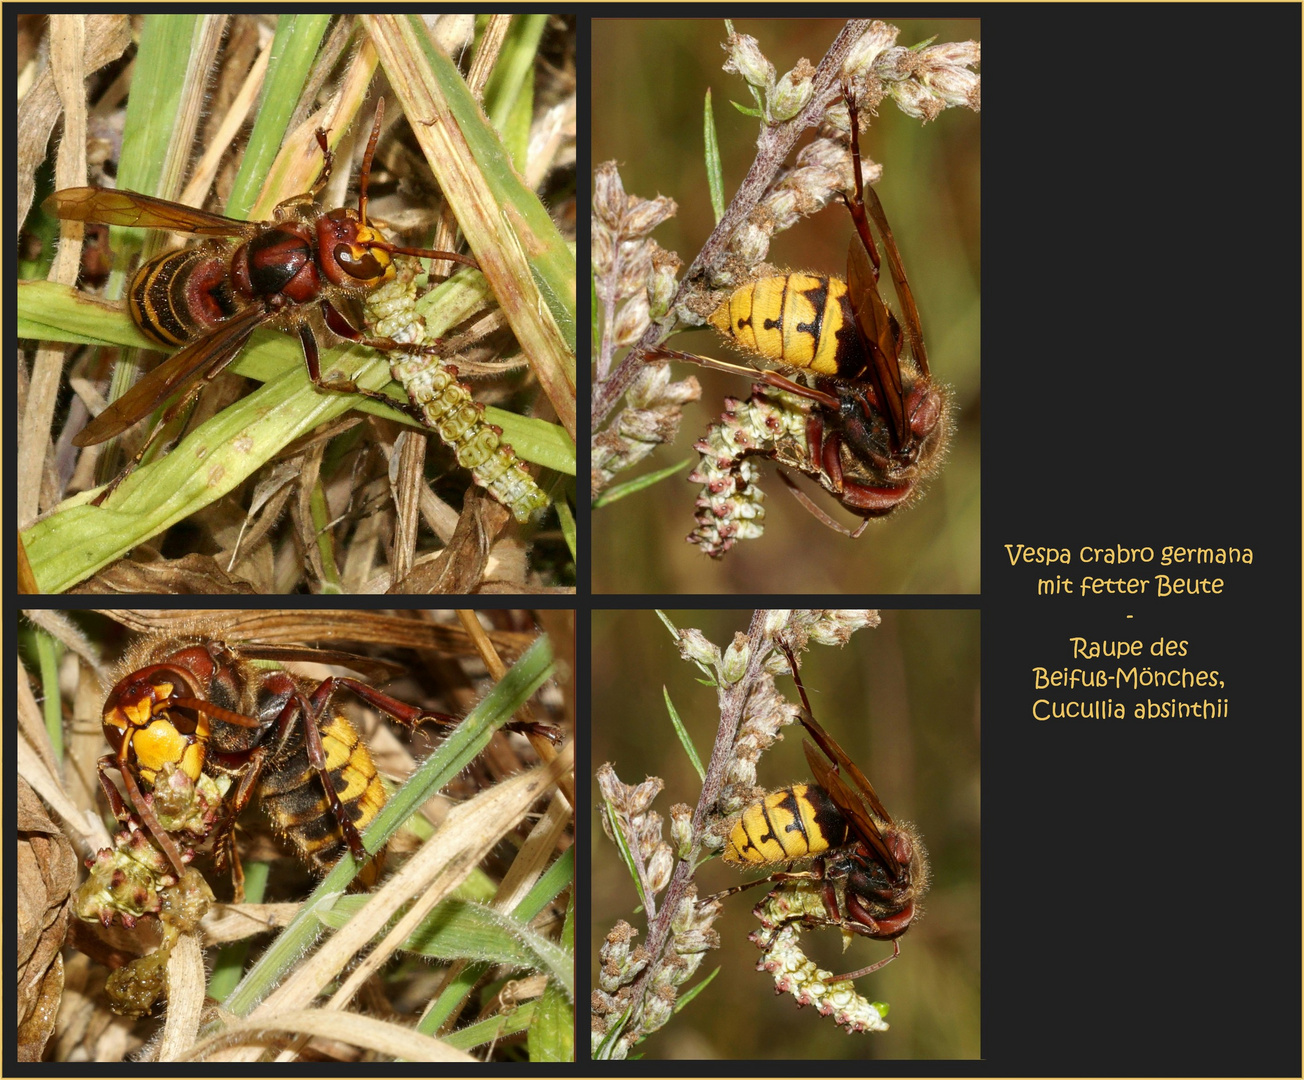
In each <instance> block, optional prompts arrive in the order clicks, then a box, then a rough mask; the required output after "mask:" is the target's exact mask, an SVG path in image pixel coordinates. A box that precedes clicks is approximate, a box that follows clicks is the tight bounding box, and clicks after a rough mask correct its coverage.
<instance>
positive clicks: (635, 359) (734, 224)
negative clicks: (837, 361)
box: [590, 19, 871, 824]
mask: <svg viewBox="0 0 1304 1080" xmlns="http://www.w3.org/2000/svg"><path fill="white" fill-rule="evenodd" d="M870 21H871V20H869V19H851V20H850V21H848V23H847V24H846V26H844V27H843V28H842V31H841V32H840V33H839V34H838V36H837V38H836V39H835V40H834V42H833V44H832V45H831V46H830V47H829V51H828V52H827V53H825V54H824V59H823V60H821V61H820V63H819V67H818V68H816V70H815V78H814V82H813V92H812V94H811V99H810V102H809V103H808V104H807V105H806V107H805V108H804V109H803V110H802V111H801V112H799V113H798V114H797V115H796V116H795V117H793V118H792V119H791V120H787V121H784V122H782V123H779V124H774V125H772V126H769V127H766V128H765V129H764V130H763V131H762V132H761V136H760V139H759V140H758V144H757V153H756V160H755V161H753V162H752V167H751V168H750V169H749V170H748V172H747V176H746V178H745V179H744V180H743V182H742V185H741V186H740V187H739V188H738V193H737V194H736V195H735V196H734V197H733V201H732V202H731V203H730V204H729V208H728V210H726V211H725V214H724V217H722V218H721V219H720V223H719V224H718V225H716V227H715V229H714V230H713V231H712V233H711V235H710V236H709V237H708V238H707V241H706V243H705V244H704V245H703V246H702V250H701V251H699V252H698V253H697V257H696V258H695V259H694V260H693V262H692V264H691V265H690V266H689V268H688V272H687V273H685V274H684V276H683V278H682V279H681V280H680V283H679V289H678V291H677V292H676V293H675V298H674V300H673V301H672V302H671V305H670V310H671V311H673V310H674V308H675V305H676V304H678V303H679V301H680V300H681V299H683V297H684V294H685V291H686V290H687V288H688V286H689V283H690V282H693V281H695V280H696V279H697V278H700V277H702V276H703V275H705V274H706V273H707V272H708V271H710V270H712V269H714V268H715V267H716V266H718V265H719V264H720V262H721V261H722V260H723V259H724V256H725V254H726V252H727V251H728V249H729V243H730V241H731V240H732V239H733V235H734V233H735V232H737V230H738V228H739V226H740V225H742V224H743V223H744V222H745V221H746V220H747V218H748V216H749V215H750V214H751V212H752V211H753V210H754V209H755V208H756V204H757V203H759V202H760V201H761V196H763V195H764V194H765V192H766V190H767V189H768V188H769V186H770V184H771V183H772V182H773V180H774V177H775V174H776V173H778V171H779V169H780V168H782V166H783V163H784V162H785V161H786V160H787V158H788V155H789V154H790V153H792V148H793V146H795V145H796V143H797V139H798V138H799V137H800V136H801V134H802V132H804V131H805V130H806V129H807V128H811V127H814V126H816V125H817V124H818V123H819V122H820V120H821V119H822V118H823V116H824V113H825V112H826V111H827V109H828V107H829V105H830V104H832V100H833V98H834V97H835V96H836V95H837V94H838V93H840V92H841V90H840V86H839V85H838V78H839V76H840V75H841V72H842V66H843V62H844V61H845V60H846V58H847V53H848V52H850V50H851V47H852V46H853V45H854V44H855V43H856V42H857V41H858V40H859V39H860V37H861V36H862V35H863V34H864V33H865V32H866V30H868V29H869V25H870ZM673 328H674V327H673V323H672V322H670V321H669V320H667V321H666V325H665V326H662V325H660V324H659V323H657V322H655V321H654V322H653V323H652V324H651V325H650V326H649V327H648V328H647V329H646V330H645V331H644V332H643V335H642V336H641V337H640V338H639V339H638V341H636V342H635V343H634V345H633V346H632V347H631V348H630V350H629V352H628V353H626V354H625V358H624V359H623V360H622V361H621V362H620V364H619V365H618V366H617V368H616V370H615V371H614V372H612V375H611V378H609V379H607V380H605V381H600V382H598V383H597V385H595V386H594V388H593V411H592V422H591V424H590V428H591V430H592V431H594V432H595V433H596V431H597V428H598V426H599V425H600V424H602V423H603V422H604V421H605V420H606V418H607V416H608V415H609V414H610V413H611V411H612V409H614V408H615V407H616V403H617V402H619V401H620V398H621V395H623V394H624V393H625V391H626V390H628V389H629V386H630V384H631V383H632V382H633V381H634V376H635V375H636V374H638V370H639V365H640V364H642V363H643V357H644V355H645V354H646V353H648V352H649V351H650V350H652V349H654V348H656V347H657V346H658V345H660V344H661V343H662V342H663V341H665V339H666V338H668V337H669V336H670V333H671V330H672V329H673ZM694 824H696V819H694Z"/></svg>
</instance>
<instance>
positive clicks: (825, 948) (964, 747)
mask: <svg viewBox="0 0 1304 1080" xmlns="http://www.w3.org/2000/svg"><path fill="white" fill-rule="evenodd" d="M667 614H668V615H669V617H670V618H671V620H672V621H673V622H674V623H675V625H676V626H677V627H679V628H681V629H685V628H688V627H697V628H698V629H700V630H702V632H703V633H705V634H706V636H707V637H708V638H710V639H711V640H712V641H713V642H715V643H716V644H717V645H720V646H721V647H724V646H726V645H728V643H729V642H730V641H731V640H732V637H733V634H734V633H735V632H743V633H745V632H746V630H747V626H748V621H749V619H750V617H751V612H750V611H734V612H702V611H691V612H686V611H670V612H668V613H667ZM882 614H883V623H882V626H880V627H879V628H877V629H872V630H870V629H866V630H861V631H858V632H857V633H856V634H854V635H853V636H852V638H851V641H850V643H849V644H848V645H847V646H845V647H844V648H841V649H837V648H831V647H827V646H818V645H817V646H813V647H812V648H811V650H810V651H809V652H807V653H806V654H805V657H804V659H803V662H802V679H803V681H804V682H805V684H806V691H807V693H808V694H809V695H810V698H811V706H812V708H813V710H814V713H815V716H816V718H817V719H818V720H819V721H820V722H821V723H822V724H823V725H824V726H825V728H827V729H828V731H829V732H830V734H832V735H833V737H834V738H835V739H837V740H838V742H839V743H841V745H842V746H843V747H844V748H845V749H846V751H847V753H848V754H849V755H850V756H851V758H852V759H853V760H854V761H856V762H857V763H858V764H859V765H860V766H861V768H862V769H863V770H864V771H865V773H866V775H867V776H868V777H869V779H870V781H871V782H872V783H873V784H874V787H875V790H876V791H877V792H878V795H879V797H880V798H881V799H882V800H883V803H884V805H885V806H886V807H887V809H888V812H889V813H891V814H892V815H893V816H894V817H896V818H898V819H900V820H905V821H912V822H914V823H915V824H916V825H917V826H918V828H919V830H920V833H921V834H922V836H923V838H924V842H925V844H926V846H927V848H928V852H929V856H930V860H931V863H932V868H933V875H932V880H933V884H932V888H931V890H930V891H929V893H928V895H927V896H926V897H925V899H924V902H923V909H924V912H925V914H924V916H923V918H921V919H920V920H918V922H917V923H915V924H914V925H912V926H911V928H910V930H909V932H908V933H907V934H906V935H905V936H904V937H903V938H902V939H901V956H900V957H899V958H898V959H897V960H896V961H894V962H893V963H891V964H888V965H887V967H885V968H883V969H881V970H880V971H878V972H876V973H875V974H873V975H869V976H866V977H864V978H862V979H860V980H858V982H857V985H858V986H859V988H860V991H861V993H863V994H865V995H866V996H867V997H869V999H870V1000H871V1001H885V1002H887V1003H888V1004H889V1005H890V1006H891V1012H890V1013H889V1014H888V1017H887V1019H888V1023H889V1024H890V1025H891V1030H890V1031H888V1032H885V1033H882V1034H875V1035H848V1034H847V1033H846V1032H845V1031H843V1029H841V1028H839V1027H838V1026H837V1025H836V1024H834V1023H833V1021H832V1020H831V1019H829V1018H826V1017H821V1016H819V1015H818V1014H817V1013H816V1012H815V1010H814V1009H812V1008H805V1009H798V1007H797V1004H796V1002H795V1001H794V1000H793V999H792V997H790V996H788V995H776V994H775V993H774V983H773V980H772V978H771V977H770V976H769V975H767V974H765V973H763V972H758V971H756V970H755V968H756V960H757V958H758V957H759V955H760V951H759V950H758V949H757V948H756V946H755V945H753V944H752V943H751V942H750V941H748V940H747V935H748V933H750V932H751V931H752V930H754V929H756V928H757V926H758V925H759V924H758V923H757V922H756V920H755V919H754V918H753V917H752V915H751V909H752V907H753V905H754V904H755V903H756V902H757V901H758V900H759V899H760V898H761V896H762V895H763V892H762V890H761V887H759V886H758V887H757V888H756V889H755V890H752V891H750V892H746V893H742V894H740V895H738V896H735V897H732V898H730V899H728V900H726V901H725V913H724V915H723V916H722V917H721V918H720V919H719V920H718V921H717V922H716V923H715V929H716V930H717V931H718V932H719V934H720V938H721V948H720V949H718V950H714V951H712V952H710V953H708V954H707V956H706V958H705V959H704V960H703V962H702V966H701V968H700V969H699V970H698V975H697V977H696V978H695V979H694V980H693V984H695V983H696V982H697V981H698V980H699V979H701V978H704V977H705V976H706V975H708V974H709V973H710V972H711V971H713V970H714V969H715V968H716V967H719V968H721V971H720V973H719V974H718V975H717V976H716V978H715V981H714V982H713V983H712V984H711V985H710V986H708V987H707V988H706V989H705V990H704V991H703V993H702V994H701V995H699V996H698V997H697V998H696V999H695V1000H694V1001H692V1002H691V1003H690V1004H689V1005H688V1006H687V1008H686V1009H685V1010H684V1011H683V1012H682V1013H679V1014H678V1015H676V1016H675V1017H674V1019H673V1020H672V1021H671V1022H670V1023H669V1024H668V1025H666V1027H664V1028H662V1029H661V1030H660V1031H659V1032H657V1033H656V1034H655V1035H653V1036H652V1037H651V1038H650V1039H648V1040H647V1041H645V1042H644V1043H642V1044H640V1046H639V1047H638V1050H639V1051H641V1052H642V1053H643V1054H644V1056H646V1057H647V1058H650V1059H667V1058H701V1059H712V1058H729V1059H741V1058H765V1059H783V1058H790V1059H808V1058H810V1059H818V1058H846V1059H860V1058H884V1059H890V1058H923V1059H943V1058H976V1057H978V1056H979V1055H980V1052H981V1048H980V1045H979V1020H980V1016H979V974H980V971H979V958H980V953H979V947H980V935H979V925H980V924H979V871H980V859H979V839H980V837H979V826H980V818H979V813H980V774H979V745H980V718H979V662H980V655H979V636H978V634H979V616H978V612H976V611H895V612H894V611H884V612H883V613H882ZM592 640H593V642H594V646H593V706H592V708H593V764H594V766H595V767H596V766H598V765H600V764H601V763H602V762H604V761H610V762H611V763H612V764H613V765H614V766H615V769H616V772H617V774H618V775H619V776H620V778H621V780H623V781H624V782H625V783H638V782H640V781H642V780H643V779H644V778H645V777H646V776H660V777H661V778H662V779H664V780H665V783H666V787H665V790H664V791H663V792H662V794H661V795H659V796H658V797H657V800H656V802H655V803H654V806H653V808H654V809H656V810H657V811H658V812H659V813H661V814H662V816H663V817H668V815H669V810H670V806H671V804H673V803H676V802H684V803H688V804H689V805H690V806H691V805H695V804H696V801H697V798H698V794H699V792H700V790H701V785H700V781H699V780H698V777H697V773H696V772H695V771H694V770H693V768H692V766H691V765H690V764H689V762H688V759H687V758H686V756H685V754H684V751H683V748H682V747H681V746H680V744H679V741H678V740H677V738H676V737H675V734H674V731H673V729H672V727H671V725H670V721H669V719H668V717H667V715H666V710H665V704H664V700H663V697H662V687H663V686H664V687H665V688H666V689H667V690H668V691H669V693H670V697H671V700H672V701H673V702H674V704H675V707H676V708H677V709H678V711H679V714H680V716H681V717H682V718H683V721H684V723H685V725H686V726H687V728H688V730H689V732H690V734H691V736H692V738H693V741H694V744H695V745H696V747H697V751H698V754H699V756H700V757H701V759H702V761H703V762H705V761H706V760H707V759H708V757H709V755H710V752H711V745H712V742H713V740H714V737H715V729H716V725H717V722H718V716H719V714H718V712H717V706H716V695H715V690H714V688H710V687H706V686H703V685H702V684H701V682H700V681H699V680H700V679H701V677H702V676H701V672H700V671H699V670H698V668H697V667H696V666H695V665H694V664H691V663H687V662H685V661H683V660H681V659H680V658H679V653H678V650H677V648H676V646H675V643H674V641H673V639H672V638H671V636H670V634H669V632H668V631H667V630H666V628H665V627H664V626H663V625H662V623H661V621H660V620H659V619H658V618H657V616H656V614H655V613H654V612H651V611H595V612H594V613H593V638H592ZM778 685H779V689H780V691H781V692H783V693H784V694H785V695H787V696H788V697H789V699H790V700H792V701H794V702H795V701H798V700H799V699H798V696H797V693H796V688H795V686H794V684H793V682H792V680H791V679H790V678H786V677H782V676H781V677H780V678H779V679H778ZM809 778H810V770H809V766H808V764H807V762H806V759H805V756H804V754H803V753H802V748H801V737H800V729H799V728H798V729H793V728H787V729H785V735H784V738H783V741H781V742H780V743H778V744H777V745H776V746H775V747H774V748H773V749H771V750H770V751H769V752H768V753H767V754H766V755H765V756H763V757H762V758H761V761H760V767H759V782H760V783H761V784H764V785H766V786H768V787H770V788H780V787H784V786H785V785H787V784H790V783H793V782H794V781H797V780H808V779H809ZM592 798H593V799H594V805H595V806H597V805H600V803H601V800H600V797H599V796H598V793H597V790H596V785H594V786H593V791H592ZM594 817H595V820H594V821H593V830H592V835H593V841H592V844H593V927H592V930H591V933H592V950H593V957H594V958H595V963H596V957H597V956H598V950H599V948H600V947H601V944H602V940H603V938H604V936H605V935H606V933H607V931H608V930H610V928H611V926H612V925H613V924H614V923H615V922H616V920H617V919H621V918H623V919H625V920H627V921H628V922H629V923H630V924H631V925H633V926H634V927H635V928H636V929H637V930H638V932H639V933H638V938H637V940H638V941H640V942H641V941H644V940H646V933H647V923H646V920H645V918H644V917H643V915H642V914H641V913H639V914H635V913H634V909H635V907H636V906H637V903H638V901H637V897H636V894H635V891H634V886H633V883H632V881H631V880H630V878H629V875H628V873H627V872H626V870H625V868H624V865H623V863H622V862H621V860H620V857H619V855H618V854H617V853H616V851H615V848H614V846H613V845H612V844H611V842H610V841H608V840H607V838H606V836H605V835H604V834H603V832H602V826H601V822H600V820H597V812H596V811H595V814H594ZM667 838H668V830H667ZM747 876H749V875H742V874H740V873H739V872H738V871H736V870H734V869H733V868H732V867H729V866H726V865H724V863H723V862H721V861H720V860H715V861H713V862H711V863H709V864H708V865H706V866H704V867H703V868H702V869H701V870H700V871H699V873H698V878H697V880H698V884H699V888H700V889H701V891H702V894H703V895H705V894H706V893H708V892H712V891H718V890H720V889H725V888H728V887H730V886H732V885H736V884H740V883H741V882H742V881H744V880H746V878H747ZM758 876H759V875H758ZM801 942H802V945H803V948H804V949H805V950H806V952H807V954H808V955H809V956H810V957H811V958H812V959H814V960H815V961H816V962H817V963H818V964H819V965H820V966H821V967H823V968H827V969H829V970H832V971H834V972H843V971H848V970H852V969H854V968H858V967H863V966H866V965H868V964H870V963H873V962H874V961H875V960H877V959H879V958H880V957H882V956H885V955H888V954H889V953H890V946H889V945H886V944H884V943H882V942H874V941H869V940H867V939H858V940H856V941H853V942H852V945H851V947H850V948H849V949H848V950H847V952H846V953H845V954H842V953H841V940H840V937H839V935H838V934H837V933H836V932H835V931H833V930H824V931H820V932H815V931H808V932H805V933H803V934H802V936H801ZM595 972H596V967H595V968H594V970H593V971H591V972H590V980H591V982H592V981H593V979H594V973H595ZM690 985H691V984H690Z"/></svg>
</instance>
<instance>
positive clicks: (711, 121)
mask: <svg viewBox="0 0 1304 1080" xmlns="http://www.w3.org/2000/svg"><path fill="white" fill-rule="evenodd" d="M702 127H703V132H702V135H703V139H704V140H705V143H706V186H707V187H708V188H709V189H710V192H711V210H712V212H713V213H714V214H715V223H716V224H717V225H719V224H720V219H721V218H722V217H724V165H723V164H722V163H721V161H720V142H719V140H718V139H717V138H716V133H715V112H714V111H713V110H712V108H711V88H710V87H709V86H708V87H707V88H706V105H705V107H704V108H703V110H702Z"/></svg>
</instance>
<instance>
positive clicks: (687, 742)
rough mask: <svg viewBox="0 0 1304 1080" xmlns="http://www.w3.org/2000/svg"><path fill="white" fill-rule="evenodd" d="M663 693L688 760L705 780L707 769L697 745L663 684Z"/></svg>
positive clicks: (699, 776) (671, 720)
mask: <svg viewBox="0 0 1304 1080" xmlns="http://www.w3.org/2000/svg"><path fill="white" fill-rule="evenodd" d="M661 693H662V694H664V695H665V699H666V711H667V712H668V713H670V722H671V723H672V724H674V726H675V734H676V735H678V736H679V745H680V746H682V747H683V748H684V751H685V752H686V753H687V754H688V760H689V761H691V762H692V763H693V768H694V769H696V770H697V777H698V779H699V780H705V779H706V770H705V769H704V768H702V759H701V758H699V757H698V756H697V747H695V746H694V745H693V740H692V737H691V736H690V735H689V734H688V729H687V728H685V727H684V722H683V721H682V720H681V719H680V718H679V710H678V709H676V708H675V703H674V702H673V701H671V700H670V691H669V690H667V689H666V688H665V687H664V686H663V687H661Z"/></svg>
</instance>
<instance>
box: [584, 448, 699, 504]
mask: <svg viewBox="0 0 1304 1080" xmlns="http://www.w3.org/2000/svg"><path fill="white" fill-rule="evenodd" d="M692 463H693V459H692V458H684V460H683V461H679V462H676V463H675V464H674V465H670V466H668V467H667V468H664V469H659V470H657V471H656V472H653V473H647V474H646V475H644V476H636V477H635V478H634V479H633V480H626V481H625V482H624V483H623V484H615V485H613V486H612V487H609V488H607V490H606V491H604V492H603V493H602V494H601V495H599V496H598V497H597V498H596V499H594V500H593V509H595V510H601V509H602V507H604V506H610V505H611V504H612V503H614V502H616V501H617V500H618V499H623V498H624V497H625V496H626V495H633V494H634V493H635V492H636V491H642V490H643V489H644V488H645V487H651V486H652V485H653V484H655V483H657V482H658V481H661V480H664V479H665V478H666V477H667V476H674V474H675V473H677V472H680V471H682V470H683V469H684V468H685V466H688V465H691V464H692Z"/></svg>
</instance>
